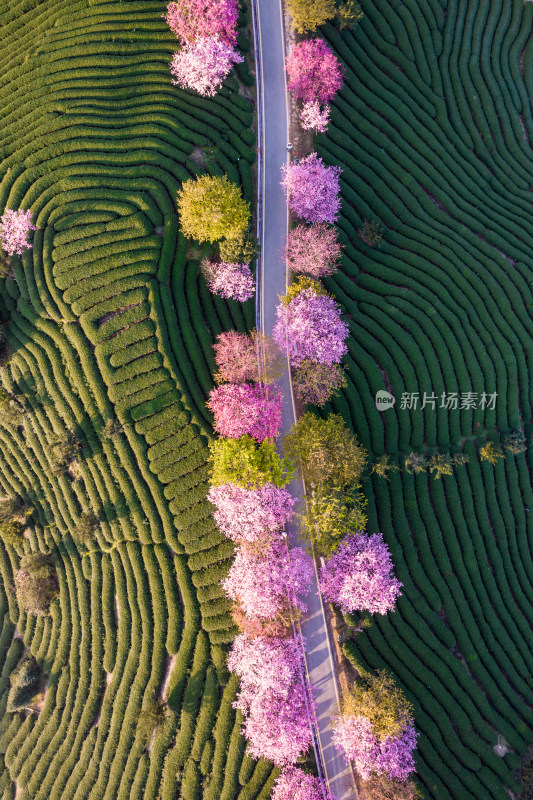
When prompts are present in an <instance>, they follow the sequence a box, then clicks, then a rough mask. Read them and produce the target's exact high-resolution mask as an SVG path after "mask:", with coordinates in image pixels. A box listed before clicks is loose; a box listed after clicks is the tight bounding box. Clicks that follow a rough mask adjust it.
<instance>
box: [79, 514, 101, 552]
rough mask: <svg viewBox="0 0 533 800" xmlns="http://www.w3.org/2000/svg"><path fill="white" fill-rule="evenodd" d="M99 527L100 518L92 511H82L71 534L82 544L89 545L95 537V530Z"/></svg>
mask: <svg viewBox="0 0 533 800" xmlns="http://www.w3.org/2000/svg"><path fill="white" fill-rule="evenodd" d="M99 527H100V520H99V519H98V517H97V516H96V514H95V513H94V512H93V511H83V512H82V513H81V514H80V517H79V519H78V522H77V525H76V528H75V529H74V531H73V532H72V535H73V536H74V538H75V539H77V540H78V541H79V542H82V544H84V545H87V546H88V545H90V544H91V543H92V542H94V540H95V538H96V532H97V530H98V529H99Z"/></svg>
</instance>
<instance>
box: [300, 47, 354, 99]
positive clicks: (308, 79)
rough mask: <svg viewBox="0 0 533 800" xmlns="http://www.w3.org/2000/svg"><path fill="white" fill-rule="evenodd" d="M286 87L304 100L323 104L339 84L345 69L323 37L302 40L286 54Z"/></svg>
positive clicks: (335, 91) (333, 94) (331, 96)
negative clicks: (287, 80)
mask: <svg viewBox="0 0 533 800" xmlns="http://www.w3.org/2000/svg"><path fill="white" fill-rule="evenodd" d="M286 70H287V76H288V79H289V82H288V84H287V89H288V90H289V92H291V94H293V95H294V97H296V98H297V99H298V100H302V101H303V102H304V103H308V102H312V101H316V102H318V103H320V104H321V105H326V104H327V103H329V101H330V100H332V99H333V97H334V96H335V94H336V93H337V92H338V91H339V89H340V88H341V86H342V80H343V73H344V69H343V67H342V65H341V63H340V61H339V60H338V58H337V57H336V56H335V53H334V52H333V50H332V49H331V48H330V47H328V45H327V44H326V43H325V42H324V41H323V40H322V39H304V40H303V41H301V42H298V44H296V45H294V47H293V48H292V50H291V53H290V55H289V56H288V57H287V62H286Z"/></svg>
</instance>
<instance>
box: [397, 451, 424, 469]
mask: <svg viewBox="0 0 533 800" xmlns="http://www.w3.org/2000/svg"><path fill="white" fill-rule="evenodd" d="M403 464H404V467H405V471H406V472H408V473H409V474H410V475H418V473H419V472H425V471H426V467H427V465H428V462H427V458H426V457H425V455H423V453H414V452H412V451H411V452H410V453H409V455H408V456H406V457H405V459H404V462H403Z"/></svg>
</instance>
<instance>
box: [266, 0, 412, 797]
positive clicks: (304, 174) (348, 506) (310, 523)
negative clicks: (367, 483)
mask: <svg viewBox="0 0 533 800" xmlns="http://www.w3.org/2000/svg"><path fill="white" fill-rule="evenodd" d="M293 5H294V3H293ZM306 13H308V12H306ZM297 27H298V26H297ZM312 28H313V26H311V29H312ZM286 71H287V75H288V90H289V92H290V93H291V94H292V95H293V96H294V98H295V99H296V100H298V101H299V103H301V105H300V123H301V126H302V128H303V129H304V130H309V129H311V130H313V131H315V132H317V133H324V132H325V131H326V129H327V126H328V122H329V115H330V112H329V103H330V101H331V100H332V99H333V97H334V95H335V94H336V92H338V91H339V89H340V88H341V86H342V83H343V68H342V66H341V64H340V62H339V61H338V59H337V58H336V56H335V54H334V53H333V51H332V50H331V49H330V48H329V47H328V46H327V44H326V43H325V42H324V41H323V40H321V39H319V38H314V39H308V40H305V39H304V40H302V41H299V42H298V43H296V44H295V45H294V46H293V47H292V50H291V52H290V54H289V56H288V58H287V62H286ZM282 171H283V175H282V185H283V187H284V189H285V192H286V198H287V204H288V206H289V209H290V211H291V212H292V215H293V216H294V217H296V218H297V220H298V222H297V223H296V224H295V225H294V226H293V227H292V229H291V231H290V232H289V236H288V241H287V245H286V249H285V257H286V260H287V264H288V267H289V268H290V270H291V271H292V273H293V274H294V276H295V280H294V281H293V283H292V284H291V286H290V287H289V290H288V292H287V294H286V295H285V296H283V297H281V298H280V304H279V306H278V309H277V323H276V326H275V329H274V334H273V335H274V339H275V341H276V342H277V343H278V345H279V346H280V348H282V349H283V350H284V351H286V353H287V355H288V358H289V362H290V365H291V369H292V373H293V377H294V381H295V389H296V393H297V394H298V396H299V397H300V399H301V400H302V402H303V403H304V404H305V403H313V404H315V405H319V406H320V405H324V404H325V403H326V402H327V400H329V399H330V397H331V395H332V394H333V392H334V391H336V390H338V389H339V388H341V387H342V386H343V385H344V376H343V371H342V367H341V360H342V357H343V356H344V354H345V353H346V352H347V346H346V339H347V337H348V325H347V324H346V322H345V321H344V320H343V319H342V317H341V310H340V308H339V307H338V304H337V303H336V302H335V300H334V298H333V297H332V296H331V295H329V294H328V293H327V292H326V290H325V288H324V287H323V285H322V283H321V282H320V278H323V277H326V276H330V275H332V274H334V272H335V271H336V269H337V267H338V263H339V259H340V255H341V246H340V244H339V242H338V240H337V236H336V231H335V228H334V227H333V226H334V223H335V222H336V220H337V217H338V213H339V210H340V197H339V194H340V188H339V179H340V174H341V169H340V168H339V167H337V166H330V165H326V164H324V163H323V161H322V159H320V158H319V157H318V156H317V154H316V153H311V154H310V155H308V156H306V157H304V158H300V159H295V160H294V161H293V162H291V163H290V164H289V165H287V166H284V167H283V170H282ZM284 452H285V454H286V455H287V456H289V457H290V458H291V459H292V460H293V462H294V463H295V465H296V467H297V469H298V470H299V472H300V474H301V476H302V477H303V478H304V480H305V482H306V487H307V503H306V510H305V512H304V513H303V514H302V515H301V523H302V534H303V535H304V537H305V538H307V539H308V540H309V542H310V543H311V544H312V546H313V548H314V549H315V551H318V553H319V554H322V556H323V557H325V558H326V562H325V564H324V565H323V567H322V569H321V570H320V581H319V587H320V591H321V593H322V595H323V597H324V599H325V600H327V601H329V602H332V603H334V604H335V605H337V606H338V607H339V609H340V610H341V611H342V612H343V613H345V614H347V613H349V614H352V613H353V612H363V611H364V612H366V613H369V614H376V613H377V614H386V613H388V612H389V611H392V610H394V607H395V603H396V600H397V598H398V597H399V595H400V593H401V583H400V582H399V581H398V580H397V579H396V577H395V575H394V570H393V563H392V558H391V554H390V552H389V549H388V547H387V545H386V543H385V542H384V540H383V536H382V534H381V533H375V534H372V535H369V534H366V533H365V532H364V527H365V525H366V517H365V515H364V498H363V497H362V495H361V493H360V488H361V487H360V482H359V481H360V476H361V473H362V470H363V468H364V465H365V461H366V452H365V451H364V449H363V448H362V447H361V446H360V445H359V444H358V443H357V441H356V439H355V437H353V436H352V435H351V434H350V433H349V431H348V430H347V429H346V427H345V426H344V424H343V422H342V419H341V418H340V417H336V416H331V417H329V418H328V419H326V420H323V419H318V418H316V417H315V416H314V415H311V414H304V415H303V417H301V418H300V420H299V421H298V422H297V423H296V425H295V426H294V428H293V429H292V431H291V432H290V434H289V435H288V436H287V437H286V440H285V447H284ZM333 724H334V742H335V744H336V746H337V747H338V748H339V749H340V750H341V751H342V752H343V753H344V755H345V757H346V759H347V760H348V761H351V762H352V763H353V764H354V766H355V768H356V770H357V772H358V773H359V775H360V777H361V778H362V779H363V780H364V781H369V780H370V783H369V784H368V793H367V794H366V795H365V796H368V797H370V798H371V797H373V796H376V797H377V796H380V792H381V796H384V795H386V796H388V795H387V794H386V793H387V792H390V796H391V797H393V796H398V797H400V796H409V794H411V795H412V796H413V797H414V796H415V787H414V784H413V783H412V782H411V781H410V779H409V778H410V775H411V773H412V772H413V771H414V769H415V765H414V759H413V750H414V748H415V747H416V736H417V734H416V732H415V729H414V724H413V718H412V709H411V707H410V705H409V703H408V702H407V701H406V699H405V697H404V695H403V694H402V692H401V691H400V690H399V689H398V688H397V687H396V686H395V684H394V681H393V679H392V677H391V676H390V675H388V674H387V673H378V674H377V675H374V676H372V675H370V674H369V673H367V672H366V671H365V670H364V669H362V668H361V669H360V670H359V678H358V680H357V681H356V682H355V684H354V686H353V687H352V689H351V691H350V692H349V693H348V694H346V696H344V697H343V702H342V708H341V713H340V714H339V716H338V717H337V718H336V719H335V720H334V721H333ZM372 781H373V782H374V783H373V784H372Z"/></svg>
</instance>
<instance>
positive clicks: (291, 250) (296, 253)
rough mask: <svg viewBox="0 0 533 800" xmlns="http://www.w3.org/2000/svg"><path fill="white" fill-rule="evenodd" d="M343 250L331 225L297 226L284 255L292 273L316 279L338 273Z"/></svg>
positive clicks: (288, 239) (290, 235)
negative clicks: (299, 273) (300, 273)
mask: <svg viewBox="0 0 533 800" xmlns="http://www.w3.org/2000/svg"><path fill="white" fill-rule="evenodd" d="M341 249H342V248H341V245H340V244H339V242H338V240H337V231H336V230H335V228H333V227H331V225H326V224H324V223H323V224H320V225H297V226H296V227H295V228H293V229H292V230H291V231H290V232H289V236H288V238H287V246H286V247H285V251H284V255H285V258H286V259H287V264H288V266H289V269H290V270H291V271H292V272H303V273H304V274H305V275H309V276H310V277H311V278H315V279H316V278H323V277H324V276H326V275H333V273H334V272H336V271H337V269H338V266H339V259H340V255H341Z"/></svg>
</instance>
